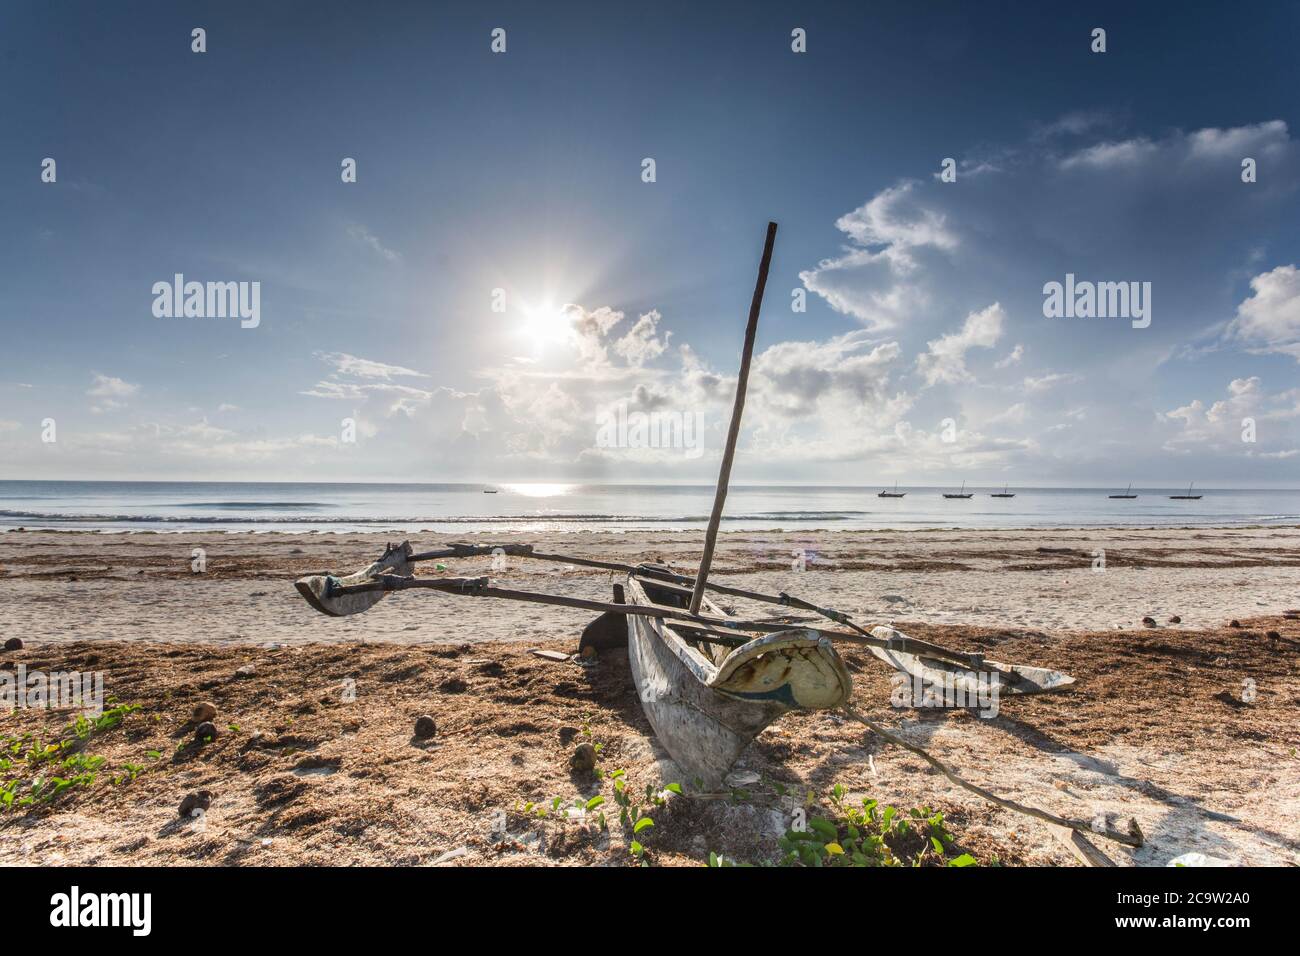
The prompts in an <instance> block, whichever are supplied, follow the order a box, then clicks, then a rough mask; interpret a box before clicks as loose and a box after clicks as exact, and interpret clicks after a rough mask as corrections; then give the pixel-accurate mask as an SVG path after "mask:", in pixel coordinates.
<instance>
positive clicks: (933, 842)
mask: <svg viewBox="0 0 1300 956" xmlns="http://www.w3.org/2000/svg"><path fill="white" fill-rule="evenodd" d="M930 846H932V847H934V852H935V853H938V854H939V855H940V856H943V844H942V843H940V842H939V838H938V837H930Z"/></svg>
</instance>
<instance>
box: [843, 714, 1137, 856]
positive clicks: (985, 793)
mask: <svg viewBox="0 0 1300 956" xmlns="http://www.w3.org/2000/svg"><path fill="white" fill-rule="evenodd" d="M844 712H845V713H846V714H848V716H850V717H852V718H853V719H854V720H856V721H858V722H859V723H861V724H864V725H865V726H866V727H867V728H868V729H869V730H871V731H872V732H873V733H875V734H877V735H878V736H879V737H881V738H883V739H884V740H887V741H889V742H890V743H891V744H897V745H898V746H899V747H902V748H903V749H904V750H910V751H911V752H912V753H914V754H916V755H917V756H918V757H920V758H921V759H923V760H924V761H925V762H926V763H928V764H929V765H930V766H931V767H933V768H934V769H935V770H938V771H939V772H940V773H941V774H943V775H944V776H945V777H947V778H948V779H949V780H951V781H952V782H953V783H955V784H956V785H957V786H959V787H964V788H965V789H967V790H969V791H970V792H971V793H973V794H975V795H977V796H979V797H982V798H984V799H985V800H987V801H988V802H989V803H992V804H996V805H997V806H999V807H1002V808H1003V809H1004V810H1011V811H1013V812H1015V813H1023V814H1024V815H1025V816H1030V817H1034V818H1036V819H1038V820H1042V821H1043V822H1044V823H1051V824H1055V825H1056V826H1060V827H1068V828H1069V829H1071V830H1076V831H1078V832H1081V833H1093V834H1096V835H1097V836H1103V837H1105V838H1106V839H1108V840H1114V841H1115V842H1116V843H1123V844H1125V845H1127V846H1131V847H1140V846H1142V842H1143V837H1142V831H1141V829H1139V827H1138V825H1137V821H1136V820H1129V828H1128V832H1127V833H1121V832H1120V831H1119V830H1116V829H1114V828H1113V827H1112V826H1111V825H1110V824H1109V823H1105V824H1104V825H1103V826H1101V827H1100V828H1099V827H1096V826H1093V825H1092V824H1089V823H1087V822H1085V821H1082V820H1070V819H1067V818H1065V817H1058V816H1056V815H1055V814H1052V813H1048V812H1047V811H1046V810H1040V809H1038V808H1037V807H1029V806H1026V805H1025V804H1023V803H1016V802H1015V801H1014V800H1007V799H1005V798H1004V797H999V796H998V795H997V794H995V793H993V792H992V791H990V790H985V789H984V788H983V787H981V786H979V785H977V784H973V783H971V782H970V781H968V780H963V779H962V778H961V777H960V776H958V775H957V773H956V772H955V771H953V770H952V769H950V768H949V767H948V766H946V765H945V764H944V763H943V762H942V761H941V760H939V759H938V758H937V757H932V756H931V755H930V754H928V753H927V752H926V751H924V750H922V749H921V748H920V747H918V746H916V744H913V743H909V742H908V741H906V740H904V739H903V738H902V737H899V736H898V735H897V734H892V733H890V732H889V731H888V730H885V728H883V727H881V726H880V725H879V724H877V723H876V722H875V721H872V720H868V719H867V718H866V717H863V716H862V715H861V714H859V713H858V712H857V711H856V710H854V709H853V708H852V707H850V706H848V705H845V707H844Z"/></svg>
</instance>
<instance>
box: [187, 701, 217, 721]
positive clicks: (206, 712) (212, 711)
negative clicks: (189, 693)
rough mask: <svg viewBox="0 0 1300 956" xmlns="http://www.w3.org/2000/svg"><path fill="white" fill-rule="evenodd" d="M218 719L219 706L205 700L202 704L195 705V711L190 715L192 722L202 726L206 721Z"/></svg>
mask: <svg viewBox="0 0 1300 956" xmlns="http://www.w3.org/2000/svg"><path fill="white" fill-rule="evenodd" d="M216 719H217V705H216V704H214V703H212V702H211V701H207V700H205V701H204V702H203V703H201V704H195V705H194V710H193V711H191V713H190V722H191V723H194V724H201V723H203V722H204V721H205V720H216Z"/></svg>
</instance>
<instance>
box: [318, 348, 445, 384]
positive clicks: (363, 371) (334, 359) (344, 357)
mask: <svg viewBox="0 0 1300 956" xmlns="http://www.w3.org/2000/svg"><path fill="white" fill-rule="evenodd" d="M313 354H314V355H315V356H316V358H318V359H320V360H321V361H322V362H325V363H326V364H327V365H332V366H334V372H335V374H337V375H352V376H354V377H356V378H382V379H391V378H395V377H398V376H412V377H415V378H428V376H427V375H425V374H424V373H423V372H417V371H415V370H414V369H409V368H403V367H402V366H400V365H387V364H385V363H383V362H376V361H374V360H372V359H364V358H358V357H357V356H355V355H349V354H348V353H347V352H315V353H313Z"/></svg>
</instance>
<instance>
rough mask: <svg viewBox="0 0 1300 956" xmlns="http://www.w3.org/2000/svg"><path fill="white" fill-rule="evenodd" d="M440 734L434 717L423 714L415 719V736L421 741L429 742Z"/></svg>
mask: <svg viewBox="0 0 1300 956" xmlns="http://www.w3.org/2000/svg"><path fill="white" fill-rule="evenodd" d="M437 732H438V725H437V724H436V723H434V720H433V718H432V717H430V716H429V715H428V714H421V715H420V716H419V717H417V718H415V736H417V737H419V738H420V739H421V740H428V739H429V738H430V737H432V736H433V735H434V734H436V733H437Z"/></svg>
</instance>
